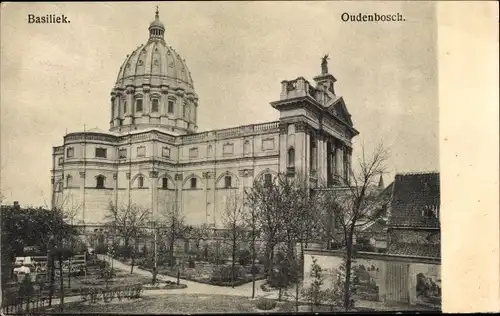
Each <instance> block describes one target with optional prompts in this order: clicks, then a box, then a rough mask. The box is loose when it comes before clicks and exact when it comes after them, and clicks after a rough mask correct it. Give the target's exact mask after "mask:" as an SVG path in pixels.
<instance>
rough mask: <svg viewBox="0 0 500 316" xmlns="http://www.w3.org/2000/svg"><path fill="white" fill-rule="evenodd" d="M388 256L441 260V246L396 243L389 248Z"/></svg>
mask: <svg viewBox="0 0 500 316" xmlns="http://www.w3.org/2000/svg"><path fill="white" fill-rule="evenodd" d="M386 254H389V255H402V256H415V257H429V258H436V259H439V258H441V245H440V244H406V243H405V244H403V243H401V244H400V243H396V244H391V245H389V246H388V247H387V250H386Z"/></svg>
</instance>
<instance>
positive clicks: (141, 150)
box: [137, 146, 146, 157]
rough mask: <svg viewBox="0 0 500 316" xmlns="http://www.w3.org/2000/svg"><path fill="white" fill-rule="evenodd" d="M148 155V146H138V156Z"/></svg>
mask: <svg viewBox="0 0 500 316" xmlns="http://www.w3.org/2000/svg"><path fill="white" fill-rule="evenodd" d="M145 156H146V147H144V146H140V147H137V157H145Z"/></svg>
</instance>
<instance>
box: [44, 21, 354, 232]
mask: <svg viewBox="0 0 500 316" xmlns="http://www.w3.org/2000/svg"><path fill="white" fill-rule="evenodd" d="M148 30H149V38H148V39H147V41H146V43H145V44H142V45H140V46H139V47H138V48H136V49H135V50H133V51H132V52H131V53H130V54H129V55H127V57H126V59H125V61H124V62H123V64H122V66H121V67H120V69H119V70H118V76H117V78H116V82H115V84H114V86H113V88H112V89H111V99H110V103H109V107H110V113H109V114H110V127H109V130H108V131H104V130H100V129H89V130H86V129H84V130H83V131H81V132H75V133H69V134H66V135H65V136H64V138H63V142H62V145H61V146H56V147H53V151H52V170H51V174H52V179H51V180H52V206H53V207H63V208H72V209H74V210H76V213H75V216H74V223H73V224H75V225H82V226H85V227H93V228H98V227H101V226H102V225H103V224H104V223H105V221H106V215H107V214H108V208H109V205H110V203H111V204H113V205H117V206H119V207H120V206H124V205H130V203H134V204H136V205H140V206H141V207H143V208H147V209H149V210H150V211H151V212H152V214H154V215H156V216H160V215H161V214H164V213H165V212H168V211H169V210H171V209H174V208H175V209H176V210H178V211H180V212H181V213H182V215H183V216H184V219H185V221H186V223H187V224H190V225H198V224H203V223H206V224H209V225H211V226H213V227H215V228H217V227H221V225H222V214H223V211H224V208H225V204H226V203H227V201H228V199H229V198H231V197H232V196H235V195H236V196H240V197H241V198H242V199H241V201H242V200H243V199H244V190H245V188H248V187H251V186H252V184H253V182H254V180H256V179H262V180H263V181H272V179H273V177H274V176H276V175H277V174H278V173H286V174H287V175H289V176H293V175H294V174H296V173H298V172H301V173H302V174H304V175H306V177H307V181H308V183H310V184H311V186H315V185H318V184H319V183H320V182H321V185H327V186H345V185H346V184H347V183H345V181H342V180H341V179H347V178H348V176H347V175H348V170H349V169H350V164H351V155H352V139H353V137H355V136H356V135H358V134H359V133H358V131H357V130H356V129H355V128H354V127H353V123H352V120H351V116H350V114H349V112H348V110H347V107H346V104H345V102H344V99H343V98H342V97H341V96H339V95H338V94H337V93H336V91H335V82H336V79H335V77H334V76H333V75H331V74H330V73H329V72H328V64H327V60H328V56H325V57H324V58H323V61H322V63H321V72H320V73H319V74H318V75H317V76H316V77H314V78H313V80H314V81H313V82H309V81H308V80H306V79H304V78H303V77H298V78H296V79H293V80H284V81H282V82H281V91H280V93H279V99H278V97H277V98H276V99H278V100H277V101H273V102H270V105H271V106H272V107H273V108H274V109H276V111H279V114H280V115H279V120H278V121H274V122H267V123H261V124H252V125H244V126H236V127H230V128H225V129H219V130H210V131H202V132H200V131H199V126H198V116H197V112H198V106H203V100H199V99H198V96H197V94H196V91H195V88H194V85H193V79H192V77H191V73H190V71H189V69H188V67H187V65H186V63H185V61H184V60H183V59H182V57H181V56H180V55H179V54H178V53H177V52H176V51H175V50H174V49H173V48H172V47H171V46H169V45H168V44H167V43H166V41H165V39H164V34H165V27H164V25H163V24H162V23H161V22H160V18H159V13H158V11H157V12H156V16H155V19H154V21H153V22H151V24H150V25H149V28H148ZM318 68H319V67H318ZM276 87H277V89H276V90H277V93H276V94H277V95H278V89H279V87H280V85H279V84H278V83H277V85H276ZM207 106H209V105H207Z"/></svg>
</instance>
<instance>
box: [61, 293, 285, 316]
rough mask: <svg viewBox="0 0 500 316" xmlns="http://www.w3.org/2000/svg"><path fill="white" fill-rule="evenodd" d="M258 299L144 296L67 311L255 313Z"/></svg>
mask: <svg viewBox="0 0 500 316" xmlns="http://www.w3.org/2000/svg"><path fill="white" fill-rule="evenodd" d="M256 302H257V300H251V299H249V298H246V297H241V296H222V295H198V294H182V295H179V294H172V295H166V296H162V297H147V296H146V297H143V298H141V299H137V300H131V301H127V302H124V303H121V304H109V305H104V304H97V305H89V304H86V303H80V302H79V303H70V304H67V305H66V306H65V308H64V313H69V314H79V313H115V314H120V313H126V314H144V313H148V314H155V313H162V314H164V313H165V314H169V313H170V314H188V313H189V314H190V313H252V312H253V313H255V312H259V311H258V310H257V309H256V308H255V305H256ZM292 310H293V305H292V304H291V303H287V302H282V303H280V304H279V305H278V309H277V310H276V311H278V312H279V311H282V312H287V311H288V312H290V311H292Z"/></svg>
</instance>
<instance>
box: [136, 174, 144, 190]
mask: <svg viewBox="0 0 500 316" xmlns="http://www.w3.org/2000/svg"><path fill="white" fill-rule="evenodd" d="M137 187H139V188H142V187H144V178H143V177H142V176H141V177H139V178H137Z"/></svg>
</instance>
